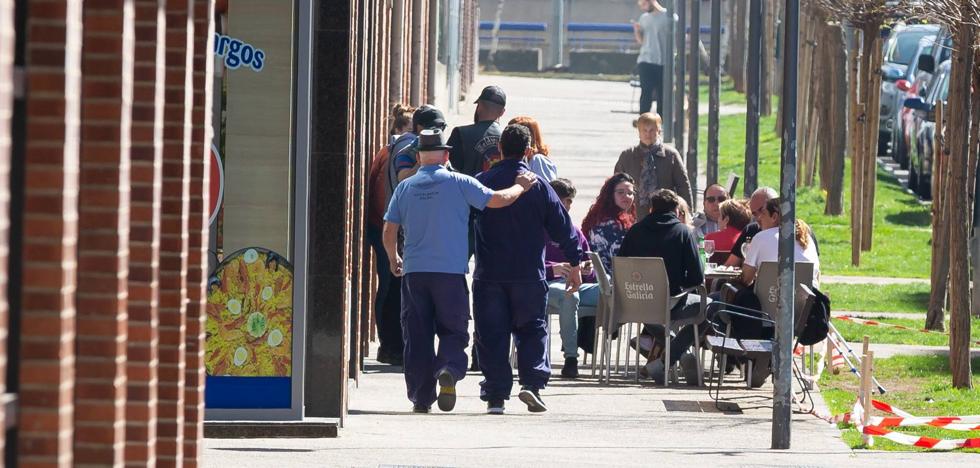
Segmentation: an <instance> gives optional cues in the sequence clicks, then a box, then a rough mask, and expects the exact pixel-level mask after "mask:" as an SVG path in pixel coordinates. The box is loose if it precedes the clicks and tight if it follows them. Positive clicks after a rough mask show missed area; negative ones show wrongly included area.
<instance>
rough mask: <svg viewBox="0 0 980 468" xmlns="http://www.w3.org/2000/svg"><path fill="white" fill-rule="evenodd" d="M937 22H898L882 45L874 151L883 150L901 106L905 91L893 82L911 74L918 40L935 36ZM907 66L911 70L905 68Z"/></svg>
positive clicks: (885, 147)
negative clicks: (879, 102)
mask: <svg viewBox="0 0 980 468" xmlns="http://www.w3.org/2000/svg"><path fill="white" fill-rule="evenodd" d="M938 33H939V26H938V25H934V24H913V25H907V26H906V25H898V26H896V27H895V28H894V29H892V32H891V34H890V35H889V36H888V40H887V41H885V46H884V49H885V50H884V57H883V58H884V60H883V61H882V62H883V64H882V66H881V107H880V116H881V118H880V120H879V123H878V154H886V153H887V152H888V150H889V146H890V143H891V142H892V132H893V130H895V127H896V122H897V115H898V112H899V111H900V110H901V109H902V102H903V101H904V98H905V92H904V91H902V90H899V89H898V88H896V87H895V82H897V81H898V80H901V79H906V80H907V79H908V76H909V73H912V76H914V73H915V68H914V67H909V65H910V64H911V63H912V62H913V61H914V60H915V58H917V57H918V56H919V51H920V49H919V47H920V42H921V41H922V39H923V38H925V37H927V36H933V38H932V39H931V40H930V41H929V43H930V44H931V43H932V41H933V40H935V37H934V36H935V35H936V34H938ZM910 68H912V69H911V71H910V70H909V69H910Z"/></svg>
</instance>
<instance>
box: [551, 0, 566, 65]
mask: <svg viewBox="0 0 980 468" xmlns="http://www.w3.org/2000/svg"><path fill="white" fill-rule="evenodd" d="M551 4H552V9H553V10H554V18H553V19H552V21H551V26H552V31H551V66H552V67H557V66H559V65H561V61H562V57H564V56H565V0H551Z"/></svg>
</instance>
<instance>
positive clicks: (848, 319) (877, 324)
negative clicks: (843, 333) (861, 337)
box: [834, 315, 980, 346]
mask: <svg viewBox="0 0 980 468" xmlns="http://www.w3.org/2000/svg"><path fill="white" fill-rule="evenodd" d="M834 319H835V320H843V321H845V322H851V323H856V324H858V325H866V326H869V327H886V328H894V329H896V330H907V331H914V332H919V333H928V334H930V335H943V336H949V333H944V332H939V331H935V330H928V329H925V328H912V327H906V326H905V325H896V324H894V323H887V322H879V321H877V320H867V319H862V318H858V317H853V316H850V315H841V316H837V317H834ZM973 344H974V345H978V346H980V341H974V342H973Z"/></svg>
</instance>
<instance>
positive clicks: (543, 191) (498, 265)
mask: <svg viewBox="0 0 980 468" xmlns="http://www.w3.org/2000/svg"><path fill="white" fill-rule="evenodd" d="M527 170H528V168H527V165H525V164H524V162H523V161H522V160H520V159H504V160H502V161H500V162H498V163H497V164H495V165H494V166H493V167H492V168H490V169H489V170H488V171H486V172H484V173H482V174H479V175H477V176H476V178H477V180H479V181H480V182H481V183H482V184H483V185H486V186H487V187H489V188H490V189H493V190H502V189H506V188H508V187H511V186H512V185H514V178H515V177H517V174H518V173H520V172H524V171H527ZM476 216H477V217H476V271H475V272H474V273H473V278H474V279H478V280H482V281H497V282H530V281H544V279H545V268H544V246H545V243H546V242H547V241H548V238H549V237H550V238H551V239H552V240H554V241H555V242H556V243H557V244H558V246H559V247H560V248H561V251H562V252H563V253H564V254H565V258H568V259H579V258H582V249H581V248H580V247H579V243H578V234H577V233H576V232H575V226H574V225H573V224H572V219H571V218H570V217H569V216H568V212H567V211H565V207H564V206H563V205H562V204H561V200H560V199H558V195H557V194H556V193H555V190H554V189H552V188H551V186H550V185H548V184H547V183H545V182H544V181H542V180H540V179H538V182H537V183H535V184H534V186H533V187H531V189H529V190H528V191H527V192H526V193H524V194H523V195H521V197H520V198H518V199H517V201H516V202H514V204H512V205H510V206H508V207H506V208H497V209H485V210H483V211H481V212H479V214H477V215H476ZM543 233H547V235H544V234H543ZM573 265H574V263H573Z"/></svg>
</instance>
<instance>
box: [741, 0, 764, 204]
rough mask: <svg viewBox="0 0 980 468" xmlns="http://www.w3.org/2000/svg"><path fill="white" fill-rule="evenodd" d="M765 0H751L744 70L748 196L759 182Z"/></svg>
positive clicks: (746, 190)
mask: <svg viewBox="0 0 980 468" xmlns="http://www.w3.org/2000/svg"><path fill="white" fill-rule="evenodd" d="M762 8H763V5H762V0H749V50H748V51H747V52H748V53H747V55H748V64H747V67H746V68H747V70H746V71H745V81H746V88H747V89H746V93H745V94H746V96H747V102H746V106H745V177H743V179H745V180H744V181H743V182H742V187H744V193H745V196H746V197H749V196H751V195H752V192H754V191H755V189H756V188H757V187H758V185H759V95H760V94H762V77H761V74H762V63H761V61H760V57H761V55H762V18H763V16H762V15H763V11H762Z"/></svg>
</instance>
